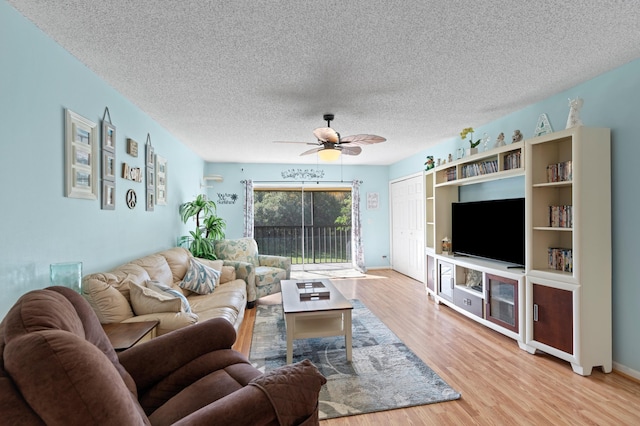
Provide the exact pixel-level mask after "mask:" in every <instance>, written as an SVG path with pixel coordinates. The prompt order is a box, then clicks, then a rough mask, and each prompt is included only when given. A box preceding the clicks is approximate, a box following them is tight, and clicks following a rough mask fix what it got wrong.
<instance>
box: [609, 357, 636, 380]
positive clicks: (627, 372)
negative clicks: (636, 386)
mask: <svg viewBox="0 0 640 426" xmlns="http://www.w3.org/2000/svg"><path fill="white" fill-rule="evenodd" d="M613 369H614V370H615V371H617V372H619V373H622V374H624V375H625V376H629V377H632V378H634V379H636V380H638V381H640V371H636V370H632V369H631V368H629V367H627V366H625V365H622V364H620V363H617V362H615V361H614V362H613Z"/></svg>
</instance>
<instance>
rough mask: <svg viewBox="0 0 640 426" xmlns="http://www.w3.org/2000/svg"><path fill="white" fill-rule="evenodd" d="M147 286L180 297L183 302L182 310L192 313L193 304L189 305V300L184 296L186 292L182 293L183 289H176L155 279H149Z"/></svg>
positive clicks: (167, 294)
mask: <svg viewBox="0 0 640 426" xmlns="http://www.w3.org/2000/svg"><path fill="white" fill-rule="evenodd" d="M147 288H149V289H151V290H153V291H155V292H157V293H160V294H164V295H165V296H169V297H175V298H178V299H180V302H181V303H182V310H183V311H185V312H187V313H191V306H190V305H189V301H188V300H187V298H186V297H185V296H184V294H182V292H181V291H179V290H176V289H175V288H173V287H170V286H168V285H166V284H162V283H161V282H159V281H154V280H149V281H147Z"/></svg>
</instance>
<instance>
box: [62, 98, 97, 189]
mask: <svg viewBox="0 0 640 426" xmlns="http://www.w3.org/2000/svg"><path fill="white" fill-rule="evenodd" d="M99 162H100V157H99V155H98V125H97V124H96V123H94V122H92V121H91V120H88V119H87V118H85V117H82V116H81V115H79V114H77V113H75V112H73V111H71V110H69V109H65V196H66V197H69V198H83V199H87V200H97V199H98V180H99V177H98V163H99Z"/></svg>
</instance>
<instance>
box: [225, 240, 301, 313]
mask: <svg viewBox="0 0 640 426" xmlns="http://www.w3.org/2000/svg"><path fill="white" fill-rule="evenodd" d="M214 250H215V254H216V257H217V258H218V259H221V260H224V264H225V265H228V266H233V267H235V268H236V269H239V270H242V269H247V270H248V273H247V274H246V281H247V302H248V306H249V307H253V306H254V305H255V301H256V300H257V299H259V298H261V297H264V296H268V295H270V294H274V293H278V292H279V291H280V281H282V280H288V279H289V278H290V277H291V259H290V258H288V257H284V256H270V255H264V254H259V253H258V244H257V243H256V240H254V239H253V238H239V239H235V240H219V241H216V242H215V243H214ZM238 278H240V276H238Z"/></svg>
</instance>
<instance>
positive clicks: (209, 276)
mask: <svg viewBox="0 0 640 426" xmlns="http://www.w3.org/2000/svg"><path fill="white" fill-rule="evenodd" d="M219 279H220V271H217V270H215V269H213V268H210V267H208V266H206V265H204V264H202V263H200V262H198V261H197V260H195V259H194V258H191V259H190V262H189V269H187V273H186V274H185V275H184V278H183V279H182V281H180V284H178V285H179V286H180V288H184V289H185V290H190V291H193V292H194V293H198V294H210V293H213V290H215V288H216V283H217V282H218V280H219Z"/></svg>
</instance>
